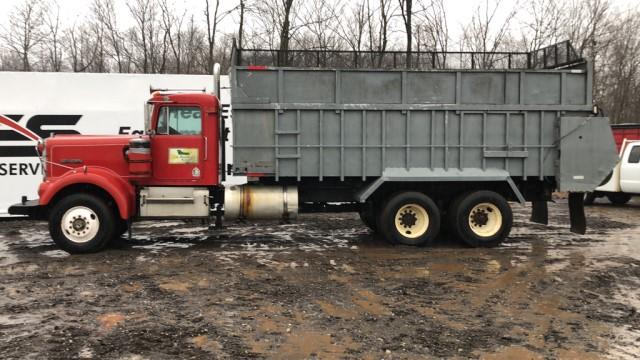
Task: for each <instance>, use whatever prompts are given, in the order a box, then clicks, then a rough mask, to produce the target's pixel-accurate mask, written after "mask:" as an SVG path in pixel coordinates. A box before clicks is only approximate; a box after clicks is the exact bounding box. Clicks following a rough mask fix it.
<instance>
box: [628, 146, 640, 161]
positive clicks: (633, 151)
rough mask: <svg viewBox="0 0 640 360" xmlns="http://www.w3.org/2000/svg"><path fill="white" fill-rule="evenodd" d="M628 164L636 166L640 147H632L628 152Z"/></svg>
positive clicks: (639, 155)
mask: <svg viewBox="0 0 640 360" xmlns="http://www.w3.org/2000/svg"><path fill="white" fill-rule="evenodd" d="M627 162H628V163H630V164H637V163H639V162H640V146H634V147H633V148H632V149H631V151H630V152H629V160H628V161H627Z"/></svg>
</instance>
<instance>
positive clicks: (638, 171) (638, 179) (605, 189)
mask: <svg viewBox="0 0 640 360" xmlns="http://www.w3.org/2000/svg"><path fill="white" fill-rule="evenodd" d="M635 195H640V140H627V139H625V140H624V141H623V143H622V146H621V147H620V161H619V162H618V164H617V165H616V167H614V168H613V170H612V171H611V173H610V174H609V176H607V177H606V178H605V180H604V181H603V182H602V185H600V186H599V187H597V188H596V189H595V191H594V192H592V193H588V194H586V195H585V198H584V203H585V204H586V205H591V204H593V202H594V200H595V199H596V198H598V197H602V196H606V197H607V199H609V201H610V202H611V203H612V204H615V205H623V204H626V203H627V202H629V200H631V197H632V196H635Z"/></svg>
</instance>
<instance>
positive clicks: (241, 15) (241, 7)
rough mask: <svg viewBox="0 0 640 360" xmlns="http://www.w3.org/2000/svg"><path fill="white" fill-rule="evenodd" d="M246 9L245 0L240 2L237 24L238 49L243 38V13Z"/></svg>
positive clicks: (241, 44)
mask: <svg viewBox="0 0 640 360" xmlns="http://www.w3.org/2000/svg"><path fill="white" fill-rule="evenodd" d="M245 8H246V2H245V0H240V21H239V24H238V47H239V48H242V46H243V42H242V40H243V39H242V38H243V36H244V12H245Z"/></svg>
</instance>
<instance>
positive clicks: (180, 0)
mask: <svg viewBox="0 0 640 360" xmlns="http://www.w3.org/2000/svg"><path fill="white" fill-rule="evenodd" d="M23 1H24V0H0V30H2V29H4V28H6V24H7V19H8V17H9V14H10V13H11V11H12V10H13V8H14V7H15V6H16V5H19V4H20V3H22V2H23ZM274 1H276V0H274ZM343 1H345V0H343ZM348 1H349V0H346V1H345V2H348ZM484 1H485V0H446V1H445V6H446V8H447V9H446V10H447V12H446V13H447V17H448V22H449V30H450V35H451V36H452V38H455V37H456V36H457V35H458V32H459V29H460V28H461V27H462V24H464V23H466V22H468V21H469V20H470V18H471V16H472V12H473V10H474V9H475V8H477V7H478V5H479V4H481V3H484ZM526 1H529V0H502V2H503V4H502V5H501V6H500V10H499V13H502V15H504V16H506V14H507V13H508V12H509V11H510V10H511V9H512V7H513V6H514V5H515V4H517V3H519V4H524V3H525V2H526ZM57 2H58V4H59V5H60V12H61V17H62V20H63V23H64V24H71V23H73V22H74V21H76V20H78V21H82V20H83V19H84V17H85V16H86V14H87V13H88V10H89V6H90V4H91V0H57ZM115 2H116V6H117V10H118V15H119V18H118V22H119V24H120V26H123V27H127V26H131V25H132V22H133V20H132V19H131V17H130V14H129V11H128V9H127V6H126V0H115ZM213 2H214V1H210V3H213ZM611 2H612V4H613V5H614V8H618V9H626V8H629V7H639V6H640V0H611ZM173 3H174V4H175V5H176V7H177V8H182V9H189V12H190V13H193V14H194V15H195V16H196V20H197V17H198V16H200V19H201V20H202V21H204V14H203V10H202V9H203V8H204V4H205V0H173ZM237 4H238V0H221V12H222V11H225V10H227V9H232V8H234V7H235V6H237ZM523 15H524V14H523ZM523 15H521V16H523ZM236 21H237V19H236V18H234V17H228V18H227V19H225V21H224V22H223V24H222V25H221V26H220V28H221V32H224V33H231V32H234V31H237V29H236V26H235V23H236ZM512 26H514V27H517V26H518V22H517V19H516V21H514V23H513V25H512Z"/></svg>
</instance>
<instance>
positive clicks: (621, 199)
mask: <svg viewBox="0 0 640 360" xmlns="http://www.w3.org/2000/svg"><path fill="white" fill-rule="evenodd" d="M607 199H609V201H610V202H611V203H612V204H613V205H624V204H626V203H628V202H629V200H631V195H629V194H625V193H610V194H607Z"/></svg>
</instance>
